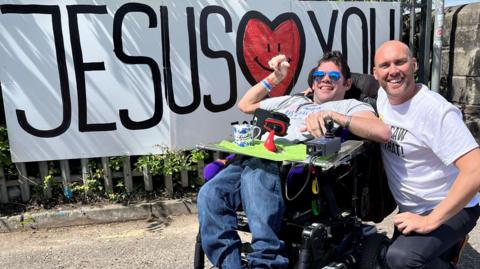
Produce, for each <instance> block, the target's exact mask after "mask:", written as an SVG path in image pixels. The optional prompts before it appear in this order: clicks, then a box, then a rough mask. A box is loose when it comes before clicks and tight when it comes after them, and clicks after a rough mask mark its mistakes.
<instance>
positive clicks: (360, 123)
mask: <svg viewBox="0 0 480 269" xmlns="http://www.w3.org/2000/svg"><path fill="white" fill-rule="evenodd" d="M326 119H332V120H333V121H334V122H336V123H337V124H339V125H340V126H342V127H344V128H348V130H349V131H350V132H352V133H353V134H355V135H357V136H360V137H363V138H365V139H368V140H372V141H375V142H379V143H386V142H388V140H389V139H390V135H391V132H390V128H389V127H388V126H387V125H386V124H385V123H383V121H381V120H380V119H379V118H378V117H377V116H375V114H373V113H372V112H370V111H362V112H357V113H354V114H353V115H351V116H347V115H344V114H340V113H337V112H334V111H330V110H328V111H321V112H315V113H310V114H309V115H308V116H307V118H306V119H305V124H306V129H305V130H306V131H308V132H310V133H311V134H312V135H313V136H315V137H320V136H322V135H323V134H324V132H325V131H326V130H325V120H326Z"/></svg>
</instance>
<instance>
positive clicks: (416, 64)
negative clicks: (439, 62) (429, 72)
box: [412, 57, 418, 73]
mask: <svg viewBox="0 0 480 269" xmlns="http://www.w3.org/2000/svg"><path fill="white" fill-rule="evenodd" d="M412 64H413V73H415V72H417V70H418V63H417V59H416V58H415V57H413V58H412Z"/></svg>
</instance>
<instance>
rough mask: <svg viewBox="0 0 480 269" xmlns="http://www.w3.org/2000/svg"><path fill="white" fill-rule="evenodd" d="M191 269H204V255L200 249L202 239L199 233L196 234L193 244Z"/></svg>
mask: <svg viewBox="0 0 480 269" xmlns="http://www.w3.org/2000/svg"><path fill="white" fill-rule="evenodd" d="M193 268H194V269H204V268H205V253H204V252H203V248H202V239H201V237H200V232H199V233H198V234H197V241H196V242H195V255H194V257H193Z"/></svg>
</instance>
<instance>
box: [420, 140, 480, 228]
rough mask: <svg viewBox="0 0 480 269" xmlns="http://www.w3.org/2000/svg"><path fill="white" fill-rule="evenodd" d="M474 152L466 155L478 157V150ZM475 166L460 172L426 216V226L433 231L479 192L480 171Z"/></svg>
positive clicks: (479, 154)
mask: <svg viewBox="0 0 480 269" xmlns="http://www.w3.org/2000/svg"><path fill="white" fill-rule="evenodd" d="M474 151H476V152H470V153H468V154H472V155H478V156H480V153H478V149H476V150H474ZM479 159H480V157H479ZM476 166H478V163H477V164H476V165H474V166H472V167H471V169H468V170H465V169H461V170H460V173H459V174H458V176H457V178H456V180H455V182H454V184H453V185H452V188H451V189H450V191H449V192H448V195H447V197H446V198H445V199H444V200H443V201H442V202H440V203H439V204H438V205H437V207H435V209H434V210H433V211H432V212H431V213H430V214H429V215H428V216H427V218H428V225H430V226H432V228H433V229H435V228H437V227H438V226H440V225H441V224H442V223H444V222H445V221H447V220H448V219H450V218H451V217H453V216H454V215H456V214H457V213H458V212H459V211H460V210H462V209H463V208H464V207H465V206H466V205H467V204H468V202H470V200H471V199H472V198H473V197H474V196H475V194H477V193H478V192H479V191H480V169H477V168H476Z"/></svg>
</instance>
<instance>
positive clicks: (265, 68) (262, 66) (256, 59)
mask: <svg viewBox="0 0 480 269" xmlns="http://www.w3.org/2000/svg"><path fill="white" fill-rule="evenodd" d="M253 60H254V61H255V62H256V63H257V64H258V65H259V66H260V67H261V68H262V69H264V70H266V71H268V72H273V71H274V70H273V69H271V68H269V67H266V66H264V65H263V64H262V63H261V62H260V61H259V60H258V56H255V58H253ZM291 61H292V58H288V59H287V62H288V63H290V62H291Z"/></svg>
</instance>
